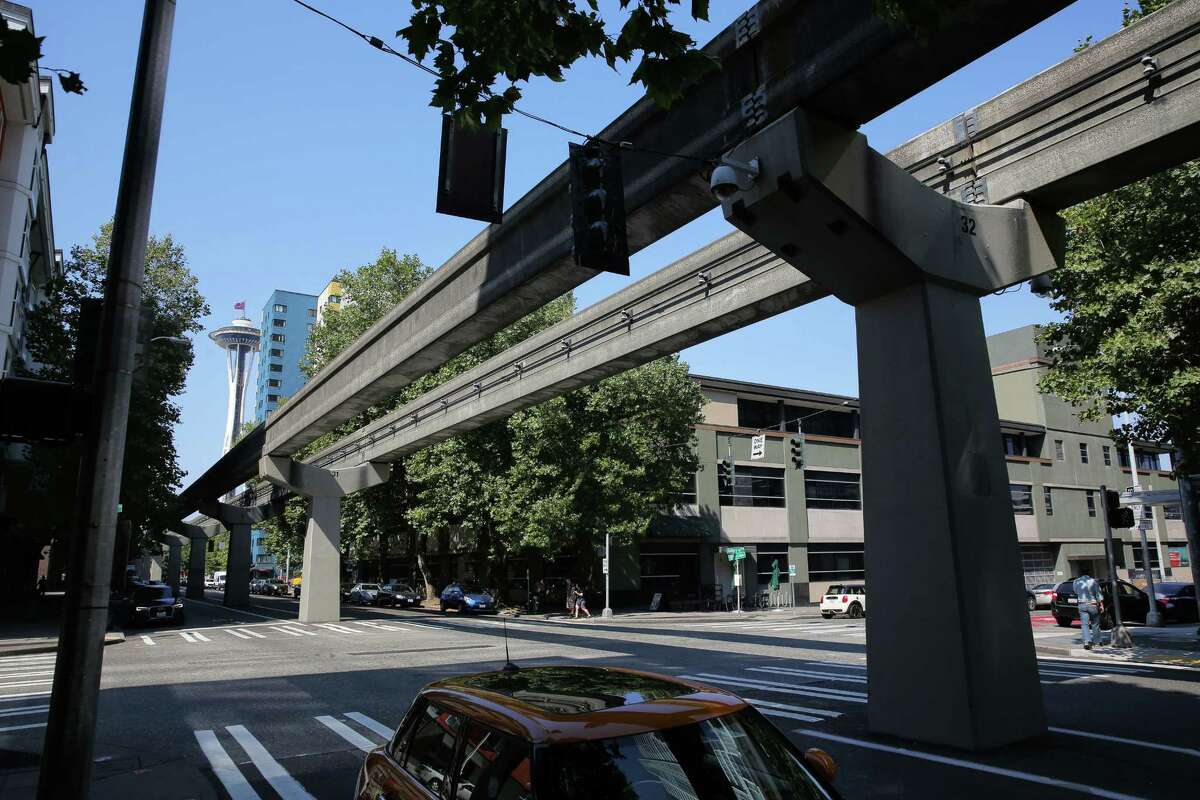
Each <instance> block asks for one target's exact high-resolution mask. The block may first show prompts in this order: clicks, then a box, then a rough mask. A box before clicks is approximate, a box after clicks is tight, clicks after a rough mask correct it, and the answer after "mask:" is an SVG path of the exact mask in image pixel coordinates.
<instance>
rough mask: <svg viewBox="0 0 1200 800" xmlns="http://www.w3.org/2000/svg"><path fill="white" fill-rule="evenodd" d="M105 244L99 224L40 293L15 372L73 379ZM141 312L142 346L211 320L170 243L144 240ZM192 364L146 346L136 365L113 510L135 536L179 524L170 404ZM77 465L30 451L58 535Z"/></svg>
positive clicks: (173, 351)
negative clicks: (83, 316)
mask: <svg viewBox="0 0 1200 800" xmlns="http://www.w3.org/2000/svg"><path fill="white" fill-rule="evenodd" d="M111 239H112V224H111V223H106V224H105V225H104V226H103V227H101V229H100V232H99V233H98V234H96V235H95V236H94V237H93V238H92V242H91V243H90V244H89V245H76V246H75V247H73V248H71V255H70V257H69V258H68V259H67V261H66V263H65V264H64V268H63V275H62V277H61V278H57V279H55V280H53V281H52V282H51V283H50V284H48V286H47V288H46V295H47V297H46V300H45V301H44V302H42V303H41V304H39V305H38V306H37V307H36V308H35V309H34V310H33V311H32V312H30V315H29V318H28V320H27V328H26V336H27V342H28V350H29V354H30V357H31V360H30V363H29V364H26V365H24V367H23V372H25V373H26V374H29V375H33V376H35V377H40V378H45V379H50V380H60V381H67V380H70V379H71V374H72V371H71V363H72V358H73V357H74V352H75V342H76V338H77V336H78V325H79V309H80V305H81V303H82V302H83V300H85V299H86V298H89V297H100V296H101V295H102V294H103V289H104V280H105V276H106V274H107V272H108V254H109V249H110V247H111ZM143 304H144V305H146V306H149V307H150V308H152V309H153V314H152V317H151V322H150V329H149V330H148V331H140V332H139V338H140V339H141V340H142V341H144V342H148V341H149V339H150V338H153V337H157V336H183V335H185V334H188V333H192V334H195V333H199V332H200V331H201V330H202V326H201V324H200V320H201V318H202V317H204V316H205V315H207V314H208V313H209V310H208V305H207V304H206V303H205V300H204V297H203V296H201V294H200V292H199V289H198V281H197V279H196V276H195V275H193V274H192V273H191V271H190V270H189V269H188V266H187V256H186V254H185V253H184V250H183V247H182V246H181V245H179V244H178V243H177V242H175V240H174V239H173V238H172V237H171V236H170V235H167V236H165V237H162V238H158V237H154V236H151V237H150V239H149V241H148V243H147V247H146V276H145V282H144V284H143ZM192 360H193V355H192V348H191V347H186V346H180V345H178V344H173V343H170V342H155V343H153V344H147V345H145V346H144V348H143V349H142V352H141V353H140V354H139V356H138V360H137V363H136V365H135V369H134V382H133V392H132V394H131V397H130V413H129V428H128V433H127V436H126V448H125V462H124V469H123V473H122V484H121V485H122V489H121V504H122V506H123V509H124V510H123V512H122V516H123V518H124V519H128V520H130V521H131V522H132V523H133V527H134V530H135V531H138V532H142V533H143V534H144V533H145V532H147V531H152V530H161V529H164V528H170V527H172V526H174V525H175V524H177V523H178V515H177V514H176V513H175V510H174V505H175V493H176V491H177V490H178V489H179V488H180V485H181V481H182V478H183V473H182V471H181V470H180V468H179V463H178V457H177V454H176V451H175V426H176V425H177V424H178V422H179V418H180V410H179V406H178V405H176V404H175V403H174V402H172V398H173V397H175V396H177V395H179V394H180V393H182V392H183V389H184V382H185V380H186V378H187V373H188V370H189V369H190V368H191V366H192ZM77 458H78V453H77V452H72V451H67V450H63V449H52V448H46V447H39V448H35V456H34V461H35V463H37V464H38V465H39V469H41V470H42V471H43V474H44V480H45V482H46V486H47V489H48V491H49V494H50V496H51V497H54V498H55V501H54V504H53V506H52V508H53V513H52V514H51V515H50V516H51V517H53V522H52V523H51V524H52V525H53V527H56V528H60V529H61V528H65V526H66V525H68V524H69V520H70V514H71V512H72V509H73V507H74V483H75V469H76V466H75V465H77V463H78V462H77V460H76V459H77ZM136 544H138V545H142V544H146V541H145V540H139V541H138V542H137V543H136Z"/></svg>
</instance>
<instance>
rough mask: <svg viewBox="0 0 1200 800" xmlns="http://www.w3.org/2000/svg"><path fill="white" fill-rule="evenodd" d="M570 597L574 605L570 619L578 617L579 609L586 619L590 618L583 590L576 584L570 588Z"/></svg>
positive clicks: (590, 614) (590, 613)
mask: <svg viewBox="0 0 1200 800" xmlns="http://www.w3.org/2000/svg"><path fill="white" fill-rule="evenodd" d="M571 597H572V598H573V601H574V606H575V610H574V613H573V614H572V616H571V619H579V612H580V611H582V612H583V613H584V614H586V615H587V618H588V619H591V618H592V612H590V611H588V607H587V600H586V599H585V598H584V596H583V591H582V590H581V589H580V588H579V585H578V584H576V585H575V586H573V587H572V588H571Z"/></svg>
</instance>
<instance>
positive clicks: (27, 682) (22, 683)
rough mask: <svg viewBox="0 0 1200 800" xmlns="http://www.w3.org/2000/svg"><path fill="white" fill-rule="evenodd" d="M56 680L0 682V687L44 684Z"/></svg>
mask: <svg viewBox="0 0 1200 800" xmlns="http://www.w3.org/2000/svg"><path fill="white" fill-rule="evenodd" d="M47 683H54V681H19V682H17V683H0V689H7V688H15V687H17V686H42V685H44V684H47Z"/></svg>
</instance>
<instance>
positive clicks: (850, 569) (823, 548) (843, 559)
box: [808, 542, 866, 583]
mask: <svg viewBox="0 0 1200 800" xmlns="http://www.w3.org/2000/svg"><path fill="white" fill-rule="evenodd" d="M865 577H866V564H865V561H864V558H863V545H862V543H861V542H858V543H851V544H817V543H815V542H810V543H809V545H808V579H809V580H810V581H812V582H813V583H816V582H818V581H861V580H863V579H864V578H865Z"/></svg>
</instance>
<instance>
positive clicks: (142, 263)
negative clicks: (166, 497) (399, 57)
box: [37, 0, 175, 800]
mask: <svg viewBox="0 0 1200 800" xmlns="http://www.w3.org/2000/svg"><path fill="white" fill-rule="evenodd" d="M174 22H175V1H174V0H146V10H145V15H144V17H143V19H142V36H141V44H140V45H139V47H138V58H137V69H136V71H135V73H134V82H133V98H132V100H131V102H130V106H129V127H128V131H127V132H126V136H125V153H124V157H123V161H122V164H121V183H120V186H119V187H118V189H117V206H116V212H115V214H114V216H113V231H112V250H111V252H110V256H109V262H108V275H107V277H106V281H105V291H104V306H103V312H102V317H101V325H100V337H99V343H98V345H97V351H96V364H97V366H96V374H95V376H94V380H93V384H92V385H93V389H94V392H95V397H94V401H93V403H92V407H93V409H94V411H93V414H94V416H93V418H92V424H91V425H90V427H89V430H88V436H89V440H88V441H87V443H86V444H85V446H84V451H83V458H82V459H81V465H80V478H81V480H80V481H79V495H78V501H77V509H76V511H77V514H76V525H75V534H74V537H73V539H72V542H71V548H70V555H69V559H70V561H69V566H68V573H67V574H68V584H67V596H66V604H65V609H64V612H63V621H62V629H61V631H60V633H59V642H58V657H57V659H56V662H55V666H54V688H53V690H52V692H51V697H50V715H49V720H48V722H47V725H46V738H45V744H44V746H43V750H42V764H41V774H40V777H39V780H38V794H37V796H38V798H39V800H66V799H67V798H84V797H87V796H88V794H89V789H90V786H89V784H90V781H91V775H92V753H93V744H94V739H95V733H96V707H97V701H98V699H99V693H100V668H101V664H102V661H103V658H104V631H105V628H106V627H107V623H108V600H109V597H108V595H109V582H110V579H111V575H112V561H113V545H114V538H115V534H116V524H117V502H118V500H119V493H120V489H121V473H122V470H123V468H124V461H125V435H126V431H127V428H128V423H129V393H130V387H131V384H132V377H133V368H134V353H135V349H136V346H137V328H138V321H139V317H140V308H141V305H142V281H143V279H144V278H145V271H146V238H147V235H148V233H149V227H150V204H151V198H152V196H153V191H154V173H155V168H156V166H157V163H158V144H159V135H160V132H161V129H162V113H163V101H164V99H165V95H166V86H167V64H168V62H169V60H170V51H171V30H172V27H173V25H174Z"/></svg>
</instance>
